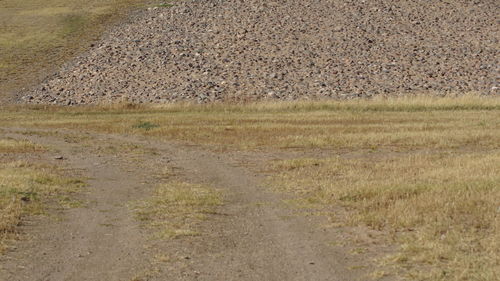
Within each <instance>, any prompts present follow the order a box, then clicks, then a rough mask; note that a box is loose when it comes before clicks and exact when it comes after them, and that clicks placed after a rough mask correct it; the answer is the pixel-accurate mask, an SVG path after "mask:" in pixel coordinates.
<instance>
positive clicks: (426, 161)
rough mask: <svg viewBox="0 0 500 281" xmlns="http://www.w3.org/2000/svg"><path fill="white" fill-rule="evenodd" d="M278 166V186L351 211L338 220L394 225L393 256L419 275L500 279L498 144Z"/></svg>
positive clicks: (390, 227) (382, 226) (379, 226)
mask: <svg viewBox="0 0 500 281" xmlns="http://www.w3.org/2000/svg"><path fill="white" fill-rule="evenodd" d="M275 169H276V170H277V171H279V172H280V173H279V176H277V177H275V178H274V181H273V185H274V186H276V187H277V188H279V189H282V190H287V191H291V192H295V193H298V194H299V195H300V196H299V198H300V200H302V201H304V202H306V203H307V204H308V205H321V206H323V205H330V206H335V205H337V206H338V205H341V206H344V207H346V208H347V209H348V210H349V211H350V215H349V216H348V217H336V220H338V221H341V222H344V223H346V224H350V225H367V226H370V227H372V228H375V229H380V230H386V231H390V232H391V233H392V234H393V235H394V239H395V241H396V242H397V243H399V244H400V251H399V252H398V253H397V254H396V255H394V256H393V257H392V258H390V259H388V260H387V261H389V262H392V263H395V264H397V265H399V266H401V267H402V268H405V269H406V270H407V272H406V274H408V275H409V276H412V277H414V279H417V280H496V278H498V277H499V275H498V274H499V273H500V254H499V253H500V239H499V238H500V228H499V227H500V213H499V211H500V210H499V208H500V205H499V202H500V173H498V171H500V151H499V150H492V151H489V152H488V153H472V152H463V153H458V152H455V153H440V152H437V153H412V154H407V153H404V154H401V155H392V156H380V157H373V156H369V157H367V156H364V157H358V158H354V159H346V158H342V157H333V158H327V159H321V160H318V159H294V160H286V161H281V162H278V163H275ZM332 215H333V214H332ZM427 266H430V269H428V268H427V269H426V270H425V271H422V268H426V267H427Z"/></svg>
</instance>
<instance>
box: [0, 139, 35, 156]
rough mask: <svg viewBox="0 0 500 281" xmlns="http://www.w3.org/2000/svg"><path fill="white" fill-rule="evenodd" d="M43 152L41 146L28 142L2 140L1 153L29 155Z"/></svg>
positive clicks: (0, 144) (0, 143)
mask: <svg viewBox="0 0 500 281" xmlns="http://www.w3.org/2000/svg"><path fill="white" fill-rule="evenodd" d="M41 150H43V147H42V146H41V145H38V144H35V143H33V142H30V141H27V140H14V139H0V153H27V152H36V151H41Z"/></svg>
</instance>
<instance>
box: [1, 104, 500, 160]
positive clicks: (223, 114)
mask: <svg viewBox="0 0 500 281" xmlns="http://www.w3.org/2000/svg"><path fill="white" fill-rule="evenodd" d="M44 108H45V109H46V110H43V109H44ZM499 112H500V99H498V98H480V97H474V96H466V97H461V98H447V99H438V98H431V97H421V98H415V99H386V100H372V101H367V100H362V101H359V100H358V101H350V102H296V103H282V104H279V103H276V104H265V103H264V104H253V105H246V106H243V105H227V104H219V105H198V106H196V105H167V106H160V107H154V106H143V107H141V106H131V107H130V108H127V107H125V106H124V107H120V106H117V105H111V106H107V107H80V108H72V109H67V108H57V107H38V108H33V109H31V110H23V109H21V110H19V108H14V109H8V108H6V109H5V110H3V111H2V112H0V125H1V126H19V127H42V128H43V127H46V128H72V129H78V130H88V131H99V132H103V133H127V134H140V135H145V136H150V137H155V138H159V139H170V140H180V141H184V142H192V143H198V144H206V145H215V146H219V147H224V148H233V149H256V148H272V149H275V148H300V149H308V148H329V149H347V150H358V149H370V150H374V149H382V148H383V149H391V150H411V149H423V148H428V149H446V148H458V147H461V148H466V147H479V146H480V147H482V148H484V149H492V148H499V147H500V133H499V132H500V122H499Z"/></svg>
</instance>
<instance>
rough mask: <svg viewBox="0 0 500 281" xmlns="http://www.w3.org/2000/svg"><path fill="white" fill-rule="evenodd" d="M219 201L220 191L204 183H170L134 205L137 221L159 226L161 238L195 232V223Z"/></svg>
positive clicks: (155, 226) (209, 212) (213, 210)
mask: <svg viewBox="0 0 500 281" xmlns="http://www.w3.org/2000/svg"><path fill="white" fill-rule="evenodd" d="M221 204H222V195H221V194H220V192H219V191H217V190H215V189H213V188H210V187H206V186H203V185H196V184H188V183H183V182H171V183H167V184H162V185H160V186H159V187H158V188H157V190H156V191H155V194H154V195H153V197H152V198H150V199H148V200H145V201H142V202H140V203H139V205H138V206H137V207H136V212H137V216H138V218H139V220H140V221H143V222H144V223H146V224H147V225H149V226H150V227H153V228H157V229H159V232H158V235H159V236H160V237H162V238H177V237H181V236H193V235H198V232H197V230H196V224H198V223H199V222H200V221H203V220H204V219H205V218H206V215H207V214H212V213H214V212H215V209H216V207H217V206H219V205H221Z"/></svg>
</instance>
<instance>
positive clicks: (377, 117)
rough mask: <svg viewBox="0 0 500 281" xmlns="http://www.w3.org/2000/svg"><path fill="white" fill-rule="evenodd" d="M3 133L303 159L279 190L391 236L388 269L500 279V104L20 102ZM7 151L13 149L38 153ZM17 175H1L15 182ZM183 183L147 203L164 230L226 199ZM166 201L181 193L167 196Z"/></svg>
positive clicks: (3, 119)
mask: <svg viewBox="0 0 500 281" xmlns="http://www.w3.org/2000/svg"><path fill="white" fill-rule="evenodd" d="M0 126H2V127H4V128H5V127H11V128H20V127H22V128H37V129H43V128H47V129H68V130H71V131H72V132H77V131H78V132H99V133H105V134H122V135H123V134H129V135H141V136H146V137H148V138H152V139H156V140H159V141H161V140H169V141H175V142H180V143H189V144H197V145H202V146H204V147H206V148H208V149H211V150H216V151H237V150H246V151H249V152H251V151H260V152H263V153H273V152H285V153H286V152H291V153H293V155H303V157H295V158H293V159H283V160H277V161H271V162H268V163H267V165H268V167H267V169H268V170H269V171H271V176H270V179H269V182H270V186H272V188H273V189H274V190H279V191H282V192H288V193H290V194H295V195H296V198H297V199H296V202H298V203H299V204H298V206H307V207H308V208H310V207H312V208H324V207H325V206H326V207H328V206H330V207H333V206H334V207H339V206H340V207H342V208H343V209H345V210H346V211H347V213H342V214H343V215H339V213H337V212H333V211H332V212H331V213H329V216H330V217H331V219H332V220H333V221H334V222H335V223H336V224H338V225H342V226H364V227H369V228H371V229H374V230H380V231H383V232H386V233H387V239H384V240H381V241H379V242H380V243H387V244H392V245H396V246H397V250H396V252H394V253H393V254H391V255H390V256H388V257H386V258H385V259H383V260H382V261H379V262H381V263H382V264H384V266H385V270H387V268H392V269H391V270H389V271H390V272H392V273H394V272H397V273H398V274H399V275H400V276H405V277H408V278H409V279H411V280H496V279H497V278H498V277H499V274H500V255H499V253H500V243H499V241H500V217H499V207H500V206H499V205H498V202H500V184H499V183H500V175H499V173H498V171H499V170H500V100H499V99H498V98H480V97H474V96H466V97H462V98H447V99H444V98H441V99H440V98H429V97H416V98H408V99H389V100H372V101H367V100H357V101H350V102H299V103H277V104H270V103H267V104H266V103H264V104H254V105H246V106H240V105H223V104H213V105H203V106H200V105H188V104H185V105H179V104H177V105H168V106H157V107H152V106H136V105H115V106H107V107H78V108H58V107H33V108H18V107H13V108H4V109H3V110H2V111H1V112H0ZM2 144H3V145H2V146H0V150H3V151H17V150H26V149H28V150H33V149H34V148H35V147H36V145H34V144H29V143H16V144H15V145H14V144H13V143H12V141H9V140H4V141H2ZM3 169H4V170H5V169H13V168H12V166H6V167H4V168H3ZM25 169H27V168H22V170H20V173H21V174H23V176H20V178H21V179H23V178H25V176H24V174H25ZM30 171H31V170H30ZM7 174H8V173H7ZM7 174H6V173H0V176H2V180H3V182H5V180H6V178H5V177H6V176H7ZM58 182H59V181H51V183H50V184H49V185H48V186H46V183H45V181H44V183H43V184H44V185H43V189H46V188H49V189H50V190H53V189H54V188H53V187H52V186H53V185H54V184H56V185H57V186H59V185H58V184H57V183H58ZM20 185H22V184H20ZM177 185H178V184H177ZM177 185H176V184H175V183H174V184H166V185H162V186H160V188H159V189H158V191H157V193H156V195H155V196H154V197H153V199H151V201H145V202H144V203H143V207H142V208H139V217H142V219H143V220H146V221H151V223H152V224H153V225H154V224H156V225H162V224H163V231H164V232H165V233H164V234H165V235H166V236H176V235H178V234H179V233H180V232H183V231H184V232H186V231H188V230H189V229H188V228H186V227H188V225H189V222H184V221H178V222H175V220H174V221H173V223H174V224H175V225H174V226H172V225H168V223H167V224H165V222H164V221H165V220H167V221H168V216H169V215H165V214H170V215H171V214H172V212H170V211H169V210H175V209H178V210H180V211H179V212H184V211H186V210H188V211H189V212H190V213H192V216H194V217H196V216H197V214H200V210H201V213H203V212H205V211H206V209H207V208H208V209H210V208H211V206H216V205H217V204H219V203H220V198H219V197H218V195H217V194H216V193H213V192H214V191H212V190H211V189H209V188H205V187H201V186H189V188H187V189H186V188H183V189H182V190H183V191H186V190H190V192H188V193H186V194H184V193H182V194H180V193H178V191H179V190H178V189H177V188H176V186H177ZM162 194H163V195H165V194H167V195H169V196H167V197H168V198H167V199H162V196H163V195H162ZM200 196H201V197H203V198H201V197H200ZM172 198H173V199H172ZM179 199H181V200H179ZM172 200H173V201H175V202H178V203H176V204H178V205H175V204H174V205H172V202H173V201H172ZM183 210H184V211H183ZM346 214H347V215H346ZM164 216H167V217H164ZM186 229H188V230H186ZM184 234H186V233H184ZM390 272H389V273H390ZM381 275H384V273H382V274H381Z"/></svg>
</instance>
